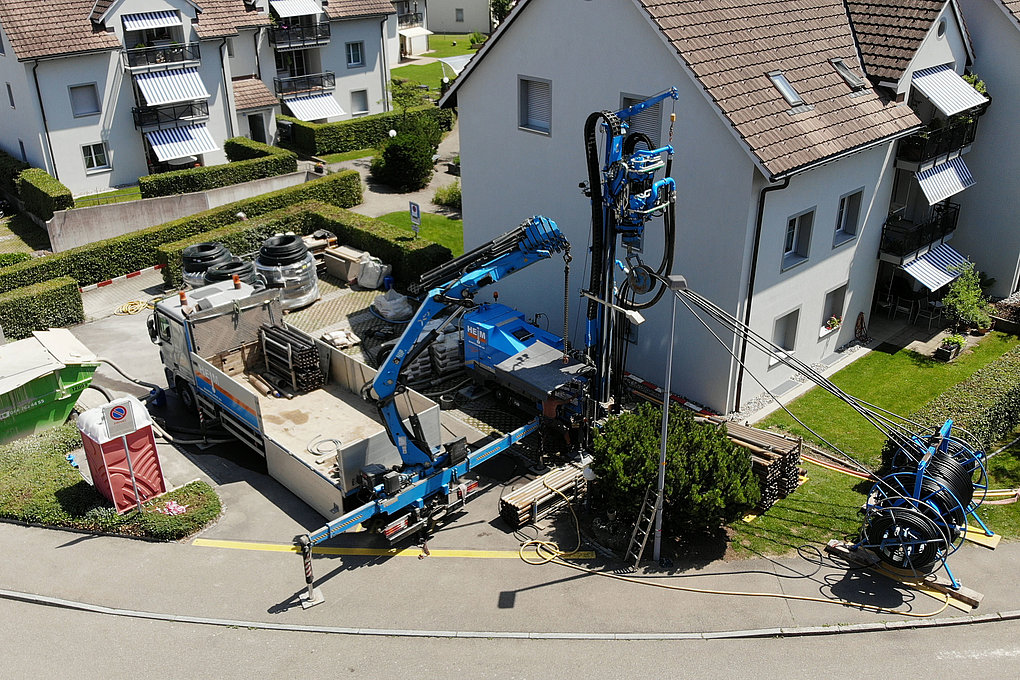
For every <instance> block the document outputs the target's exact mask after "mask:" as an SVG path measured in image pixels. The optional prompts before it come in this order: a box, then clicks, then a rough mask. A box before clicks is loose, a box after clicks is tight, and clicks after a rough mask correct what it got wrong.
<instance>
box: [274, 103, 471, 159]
mask: <svg viewBox="0 0 1020 680" xmlns="http://www.w3.org/2000/svg"><path fill="white" fill-rule="evenodd" d="M416 116H424V117H427V118H431V119H432V120H434V121H435V122H436V124H437V125H438V126H439V128H440V129H441V130H444V131H449V130H452V129H453V120H454V114H453V111H452V110H450V109H440V108H436V107H435V106H433V105H431V104H430V105H428V106H424V107H420V108H412V109H409V110H408V111H407V117H408V118H414V117H416ZM401 118H403V115H402V113H400V112H397V111H389V112H387V113H377V114H375V115H372V116H360V117H358V118H355V119H353V120H344V121H340V122H338V123H308V122H305V121H303V120H298V119H297V118H291V117H289V116H278V117H277V120H280V121H283V122H285V123H290V125H291V132H292V138H291V144H293V146H294V147H295V148H297V149H300V150H301V151H304V152H305V153H308V154H310V155H314V156H321V155H324V154H331V153H343V152H345V151H355V150H357V149H371V148H374V147H377V146H379V145H380V144H382V143H384V142H385V141H386V140H388V139H389V133H390V130H395V129H397V127H398V125H399V123H400V120H401Z"/></svg>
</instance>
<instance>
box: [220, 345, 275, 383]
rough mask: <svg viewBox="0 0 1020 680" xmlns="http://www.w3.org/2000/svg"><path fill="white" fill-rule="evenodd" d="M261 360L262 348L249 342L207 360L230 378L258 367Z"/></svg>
mask: <svg viewBox="0 0 1020 680" xmlns="http://www.w3.org/2000/svg"><path fill="white" fill-rule="evenodd" d="M261 360H262V348H261V347H260V346H259V343H257V342H249V343H248V344H246V345H241V346H240V347H238V348H236V349H231V350H227V351H226V352H220V353H219V354H215V355H213V356H212V357H210V358H209V363H211V364H212V365H213V366H215V367H216V368H218V369H220V370H221V371H223V372H224V373H226V374H227V375H230V376H234V375H240V374H242V373H246V372H247V371H250V370H253V369H255V368H257V367H258V365H259V363H260V362H261Z"/></svg>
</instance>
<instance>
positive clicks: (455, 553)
mask: <svg viewBox="0 0 1020 680" xmlns="http://www.w3.org/2000/svg"><path fill="white" fill-rule="evenodd" d="M191 545H197V546H199V547H203V548H229V549H231V550H258V551H262V552H291V553H297V552H299V550H298V548H297V546H294V545H284V544H280V543H249V542H245V541H221V540H214V539H209V538H196V539H195V540H194V541H192V542H191ZM312 552H313V553H315V554H318V555H344V556H357V557H418V556H419V555H420V554H421V549H420V548H312ZM429 555H430V556H431V557H463V558H469V559H483V560H509V559H514V560H517V559H520V555H519V554H518V553H517V551H516V550H447V549H443V548H431V549H429ZM564 557H566V558H568V559H575V560H593V559H595V553H594V552H592V551H584V550H582V551H578V552H576V553H573V554H571V555H564Z"/></svg>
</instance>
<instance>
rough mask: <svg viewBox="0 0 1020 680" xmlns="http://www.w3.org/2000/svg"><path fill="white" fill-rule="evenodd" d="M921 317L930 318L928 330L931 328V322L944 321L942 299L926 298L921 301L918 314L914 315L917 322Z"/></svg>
mask: <svg viewBox="0 0 1020 680" xmlns="http://www.w3.org/2000/svg"><path fill="white" fill-rule="evenodd" d="M921 319H927V320H928V330H931V324H932V322H933V321H935V322H941V321H942V301H941V300H932V299H929V298H925V299H924V300H922V301H921V306H920V308H919V309H918V310H917V316H915V317H914V323H917V322H918V321H920V320H921Z"/></svg>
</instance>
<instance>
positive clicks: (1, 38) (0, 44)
mask: <svg viewBox="0 0 1020 680" xmlns="http://www.w3.org/2000/svg"><path fill="white" fill-rule="evenodd" d="M4 56H7V53H6V52H4V36H3V34H0V57H4Z"/></svg>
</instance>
